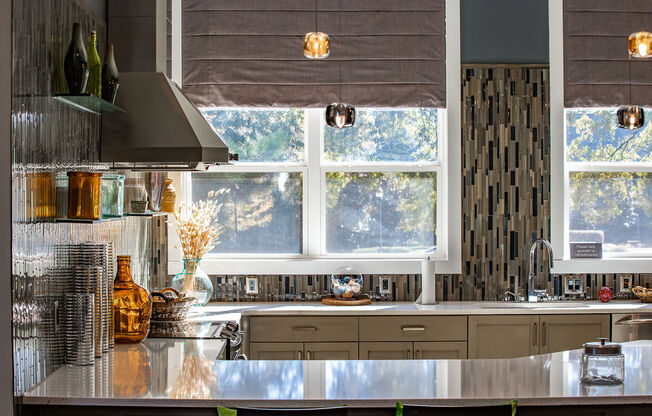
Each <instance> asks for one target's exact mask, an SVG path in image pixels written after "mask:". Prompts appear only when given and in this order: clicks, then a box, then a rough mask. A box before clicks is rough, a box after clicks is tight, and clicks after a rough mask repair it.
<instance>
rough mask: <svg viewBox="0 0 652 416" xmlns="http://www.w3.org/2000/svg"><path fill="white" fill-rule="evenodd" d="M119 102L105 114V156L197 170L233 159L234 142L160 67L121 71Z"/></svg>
mask: <svg viewBox="0 0 652 416" xmlns="http://www.w3.org/2000/svg"><path fill="white" fill-rule="evenodd" d="M116 105H117V106H119V107H121V108H123V109H124V110H125V111H126V114H123V113H109V114H105V115H103V116H102V139H101V150H100V158H101V161H102V162H105V163H109V164H112V165H113V166H114V167H116V168H121V169H125V168H127V169H131V168H133V169H147V168H150V169H158V170H195V169H203V168H205V167H206V166H209V165H211V164H225V163H228V161H229V148H228V147H227V145H226V144H225V143H224V141H222V139H221V138H220V137H219V136H218V135H217V133H215V131H214V130H213V129H212V127H211V126H210V125H209V124H208V122H207V121H206V119H204V117H203V116H202V115H201V113H200V112H199V110H198V109H197V108H196V107H195V106H194V105H193V104H192V103H191V102H190V101H188V99H187V98H186V97H185V96H184V95H183V93H182V92H181V89H179V87H177V85H176V84H175V83H173V82H172V81H170V79H169V78H168V77H167V76H165V74H163V73H160V72H128V73H122V74H120V89H119V90H118V97H117V99H116Z"/></svg>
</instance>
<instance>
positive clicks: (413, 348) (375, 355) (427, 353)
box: [360, 341, 466, 360]
mask: <svg viewBox="0 0 652 416" xmlns="http://www.w3.org/2000/svg"><path fill="white" fill-rule="evenodd" d="M463 358H466V342H406V341H403V342H396V341H394V342H361V343H360V359H361V360H411V359H417V360H446V359H450V360H453V359H463Z"/></svg>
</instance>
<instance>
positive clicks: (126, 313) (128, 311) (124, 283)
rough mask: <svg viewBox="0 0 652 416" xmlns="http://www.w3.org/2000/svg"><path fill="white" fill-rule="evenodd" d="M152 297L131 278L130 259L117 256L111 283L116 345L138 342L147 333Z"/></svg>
mask: <svg viewBox="0 0 652 416" xmlns="http://www.w3.org/2000/svg"><path fill="white" fill-rule="evenodd" d="M151 316H152V297H151V296H150V295H149V293H148V292H147V290H145V288H143V287H141V286H139V285H137V284H136V283H135V282H134V279H133V278H132V276H131V257H130V256H118V273H117V274H116V276H115V281H114V283H113V320H114V328H115V329H114V339H115V342H116V343H119V344H121V343H131V342H140V341H142V340H143V339H145V337H147V334H148V333H149V319H150V317H151Z"/></svg>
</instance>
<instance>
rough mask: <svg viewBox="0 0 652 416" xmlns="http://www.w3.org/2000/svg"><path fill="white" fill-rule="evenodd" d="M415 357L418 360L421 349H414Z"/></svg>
mask: <svg viewBox="0 0 652 416" xmlns="http://www.w3.org/2000/svg"><path fill="white" fill-rule="evenodd" d="M414 358H415V359H417V360H418V359H420V358H421V351H420V350H416V351H414Z"/></svg>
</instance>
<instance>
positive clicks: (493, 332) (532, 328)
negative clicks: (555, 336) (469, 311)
mask: <svg viewBox="0 0 652 416" xmlns="http://www.w3.org/2000/svg"><path fill="white" fill-rule="evenodd" d="M538 338H539V315H482V316H469V358H514V357H525V356H528V355H536V354H538V352H539V340H538Z"/></svg>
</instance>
